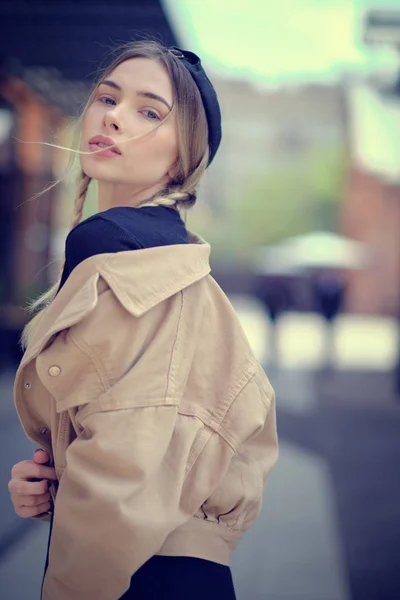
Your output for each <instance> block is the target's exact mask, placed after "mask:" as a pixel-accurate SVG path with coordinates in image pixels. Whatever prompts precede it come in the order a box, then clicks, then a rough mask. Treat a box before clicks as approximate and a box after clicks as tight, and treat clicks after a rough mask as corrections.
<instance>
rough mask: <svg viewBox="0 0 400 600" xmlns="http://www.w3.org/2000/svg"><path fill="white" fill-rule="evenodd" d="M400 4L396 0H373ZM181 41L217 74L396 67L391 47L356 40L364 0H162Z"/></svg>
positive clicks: (277, 79) (320, 76)
mask: <svg viewBox="0 0 400 600" xmlns="http://www.w3.org/2000/svg"><path fill="white" fill-rule="evenodd" d="M388 2H389V6H390V7H395V8H398V9H399V10H400V0H388V1H384V0H374V2H373V3H372V5H373V6H374V7H375V8H376V7H382V8H383V7H385V6H388ZM163 4H164V7H165V9H166V11H167V14H168V16H169V18H170V20H171V24H172V26H173V28H174V29H175V31H176V34H177V36H178V37H179V39H180V41H181V45H182V46H183V47H185V48H187V49H190V50H193V51H194V52H196V53H198V54H199V56H200V57H201V59H202V62H203V64H204V65H205V66H209V67H211V68H212V69H213V71H214V72H217V73H218V74H221V75H224V74H225V75H228V76H233V77H235V76H239V77H243V76H244V77H246V78H250V79H252V80H256V81H260V82H270V83H282V82H287V81H295V80H299V79H311V80H324V79H325V80H326V79H332V78H335V77H337V76H338V74H339V73H341V72H342V71H343V70H346V71H349V70H353V69H357V70H365V69H370V68H372V67H377V66H379V65H388V66H392V67H393V68H395V66H396V65H398V64H400V59H399V58H398V56H397V55H396V54H395V53H394V52H393V51H392V50H389V49H387V50H384V49H376V48H375V49H371V48H366V47H365V45H364V44H363V42H362V39H361V23H362V15H363V12H364V8H365V7H368V6H371V2H369V1H368V0H164V1H163Z"/></svg>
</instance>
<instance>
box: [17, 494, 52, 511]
mask: <svg viewBox="0 0 400 600" xmlns="http://www.w3.org/2000/svg"><path fill="white" fill-rule="evenodd" d="M50 501H51V500H50V494H49V493H47V494H41V495H40V496H23V497H20V499H19V502H18V503H17V506H18V507H19V508H21V507H22V506H40V505H41V504H45V503H46V502H50Z"/></svg>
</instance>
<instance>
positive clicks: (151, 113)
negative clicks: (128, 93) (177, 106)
mask: <svg viewBox="0 0 400 600" xmlns="http://www.w3.org/2000/svg"><path fill="white" fill-rule="evenodd" d="M142 114H144V115H145V117H146V118H147V119H151V120H158V121H159V120H160V117H159V116H158V114H157V113H156V112H154V110H150V109H147V108H146V109H145V110H142Z"/></svg>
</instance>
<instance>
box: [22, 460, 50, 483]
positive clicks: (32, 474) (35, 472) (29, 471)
mask: <svg viewBox="0 0 400 600" xmlns="http://www.w3.org/2000/svg"><path fill="white" fill-rule="evenodd" d="M19 478H20V479H27V480H29V479H53V480H55V479H57V477H56V471H55V469H54V467H46V465H39V464H37V463H35V462H33V461H32V462H29V463H28V464H26V465H25V467H24V469H23V470H22V472H21V473H20V474H19Z"/></svg>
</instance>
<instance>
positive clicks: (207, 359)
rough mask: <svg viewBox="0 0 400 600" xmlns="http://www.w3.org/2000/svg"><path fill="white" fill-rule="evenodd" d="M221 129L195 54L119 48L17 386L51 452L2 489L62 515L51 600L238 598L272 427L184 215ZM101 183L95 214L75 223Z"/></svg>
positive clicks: (51, 561) (101, 90)
mask: <svg viewBox="0 0 400 600" xmlns="http://www.w3.org/2000/svg"><path fill="white" fill-rule="evenodd" d="M220 139H221V115H220V110H219V105H218V100H217V96H216V94H215V91H214V89H213V87H212V84H211V82H210V81H209V79H208V78H207V76H206V74H205V72H204V70H203V68H202V65H201V62H200V60H199V58H198V57H197V56H196V55H195V54H193V53H191V52H187V51H184V50H181V49H179V48H175V47H174V48H165V47H164V46H162V45H160V44H158V43H155V42H140V43H137V42H135V43H132V44H129V45H127V46H125V47H124V48H123V50H122V51H121V53H120V55H119V56H118V58H117V59H116V60H115V61H114V62H113V64H111V66H110V67H109V68H108V69H107V70H106V71H105V72H104V73H103V74H102V76H101V77H100V79H99V81H98V82H97V84H96V86H95V88H94V91H93V93H92V94H91V96H90V98H89V100H88V103H87V105H86V107H85V109H84V111H83V115H82V134H81V144H80V160H81V166H82V172H81V175H80V181H79V185H78V191H77V196H76V199H75V215H74V218H73V221H72V226H71V231H70V233H69V235H68V237H67V240H66V252H65V262H64V264H63V268H62V272H61V275H60V279H59V281H58V282H57V283H56V284H55V286H54V287H53V288H51V289H50V290H49V291H48V292H47V293H46V294H44V295H43V296H42V297H41V298H39V299H38V301H36V302H35V303H34V304H33V307H34V308H36V309H37V308H39V307H41V306H42V305H44V308H42V310H41V311H40V312H39V313H38V314H37V315H36V316H35V317H34V318H33V319H32V320H31V321H30V322H29V323H28V325H27V327H26V328H25V330H24V332H23V338H22V341H23V346H24V349H25V353H24V356H23V358H22V361H21V364H20V365H19V368H18V371H17V374H16V378H15V385H14V399H15V404H16V409H17V412H18V415H19V418H20V420H21V423H22V426H23V428H24V430H25V433H26V435H27V436H28V437H29V438H30V439H31V440H32V441H33V442H34V443H36V444H38V445H39V446H40V447H41V449H42V452H38V453H37V454H36V456H35V459H34V460H33V461H22V462H21V463H18V464H17V465H15V466H14V467H13V470H12V478H11V480H10V483H9V489H10V492H11V498H12V501H13V503H14V506H15V510H16V512H17V514H19V515H20V516H21V517H25V518H26V517H32V518H39V519H44V520H49V519H51V528H50V536H49V545H48V555H47V560H46V570H45V576H44V578H43V584H42V599H43V600H117V599H119V598H124V599H125V600H128V599H130V598H132V599H135V600H144V599H147V600H153V599H154V600H156V599H157V600H162V599H170V598H171V599H174V600H179V599H183V598H185V599H188V598H190V599H191V600H196V599H200V598H201V599H202V600H203V599H204V598H207V599H208V600H210V599H213V598H215V599H217V598H218V599H221V598H224V600H229V599H233V598H234V597H235V594H234V588H233V583H232V577H231V572H230V569H229V558H230V555H231V553H232V551H233V549H234V548H235V546H236V545H237V543H238V542H239V540H240V538H241V536H242V535H243V533H244V531H245V530H246V529H247V528H248V527H249V526H250V525H251V523H253V521H254V520H255V518H256V517H257V515H258V513H259V510H260V507H261V498H262V489H263V484H264V481H265V478H266V476H267V474H268V473H269V472H270V470H271V468H272V467H273V466H274V464H275V462H276V460H277V436H276V424H275V402H274V392H273V390H272V388H271V385H270V383H269V381H268V379H267V376H266V375H265V373H264V371H263V369H262V368H261V366H260V364H259V363H258V361H257V360H256V358H255V357H254V355H253V353H252V351H251V348H250V346H249V344H248V341H247V339H246V336H245V334H244V332H243V330H242V328H241V326H240V323H239V320H238V318H237V316H236V314H235V312H234V310H233V308H232V306H231V304H230V303H229V301H228V299H227V297H226V296H225V294H224V293H223V292H222V290H221V289H220V287H219V286H218V285H217V284H216V282H215V281H214V279H213V278H212V277H211V275H210V264H209V255H210V246H209V244H208V243H207V242H206V241H205V240H203V239H202V238H200V237H199V236H197V235H196V234H194V233H192V232H191V231H189V230H188V229H187V228H186V226H185V223H184V221H183V220H182V218H181V211H182V210H185V209H187V208H188V207H190V206H192V205H193V204H194V202H195V199H196V187H197V184H198V183H199V181H200V178H201V176H202V174H203V173H204V171H205V169H206V168H207V166H208V165H209V164H210V163H211V161H212V160H213V158H214V156H215V153H216V151H217V149H218V146H219V143H220ZM92 180H96V181H97V184H98V209H99V210H98V213H97V214H95V215H93V216H92V217H90V218H88V219H86V220H84V221H82V222H80V221H81V216H82V208H83V204H84V201H85V196H86V192H87V189H88V186H89V185H90V182H91V181H92ZM46 462H47V464H45V463H46ZM32 479H34V480H32ZM47 484H49V488H50V489H49V491H48V490H47Z"/></svg>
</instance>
